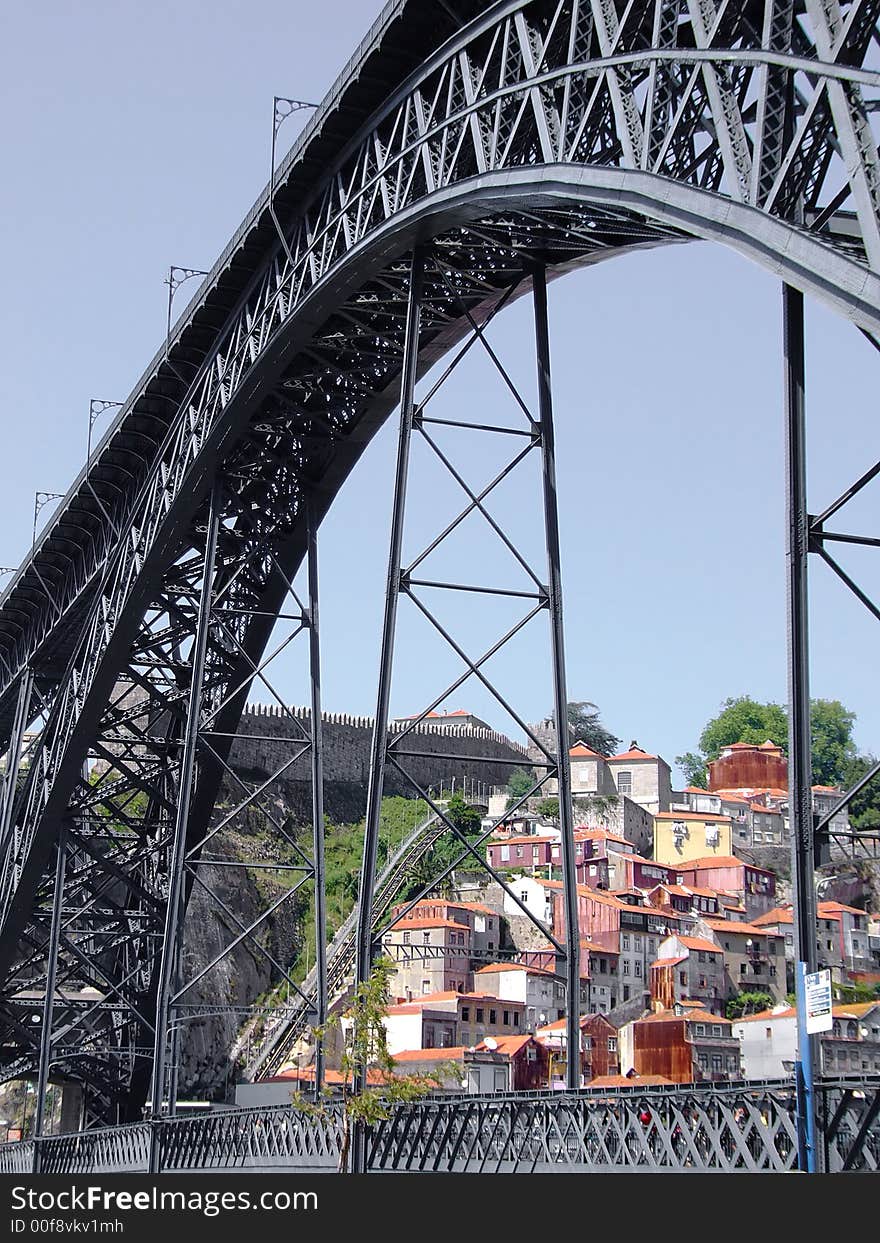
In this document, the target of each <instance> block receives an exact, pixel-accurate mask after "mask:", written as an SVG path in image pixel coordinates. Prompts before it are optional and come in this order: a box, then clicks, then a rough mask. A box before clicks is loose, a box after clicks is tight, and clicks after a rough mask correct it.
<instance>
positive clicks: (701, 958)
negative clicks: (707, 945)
mask: <svg viewBox="0 0 880 1243" xmlns="http://www.w3.org/2000/svg"><path fill="white" fill-rule="evenodd" d="M697 960H698V961H699V962H705V961H706V951H705V950H700V952H699V953H698V954H697Z"/></svg>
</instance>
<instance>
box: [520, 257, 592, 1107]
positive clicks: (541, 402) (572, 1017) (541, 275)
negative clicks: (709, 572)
mask: <svg viewBox="0 0 880 1243" xmlns="http://www.w3.org/2000/svg"><path fill="white" fill-rule="evenodd" d="M532 284H533V294H534V297H533V300H534V308H535V346H536V350H537V356H538V411H539V417H540V427H541V465H542V473H543V474H542V477H543V490H544V535H545V539H546V542H547V575H548V578H547V590H548V597H549V599H548V604H549V608H550V643H551V648H552V663H553V712H554V715H555V718H556V769H557V780H558V783H559V837H560V848H561V855H562V895H563V902H564V906H565V944H566V949H567V951H568V953H567V957H566V963H565V984H566V990H567V997H566V1006H565V1015H566V1046H567V1058H566V1075H565V1079H566V1087H568V1088H579V1087H580V1085H581V1065H580V1061H581V1059H580V1018H581V1016H580V996H581V990H580V933H579V927H578V905H577V867H576V863H575V853H574V822H573V817H572V806H571V764H570V761H569V755H568V691H567V688H566V684H565V643H564V637H563V628H562V575H561V572H560V565H559V513H558V507H557V497H556V440H555V436H554V429H553V389H552V386H551V383H550V329H549V324H548V320H547V273H546V270H545V269H544V268H543V267H539V268H536V269H535V271H534V273H533V279H532Z"/></svg>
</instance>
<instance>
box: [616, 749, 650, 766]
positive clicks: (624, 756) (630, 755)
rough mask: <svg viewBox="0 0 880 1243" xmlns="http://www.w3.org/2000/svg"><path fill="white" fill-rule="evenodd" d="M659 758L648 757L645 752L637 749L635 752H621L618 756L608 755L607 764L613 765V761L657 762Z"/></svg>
mask: <svg viewBox="0 0 880 1243" xmlns="http://www.w3.org/2000/svg"><path fill="white" fill-rule="evenodd" d="M659 758H660V756H659V755H649V754H648V752H647V751H643V750H642V749H641V747H638V748H636V750H635V751H621V753H620V755H610V756H609V757H608V762H609V764H613V763H614V761H615V760H659Z"/></svg>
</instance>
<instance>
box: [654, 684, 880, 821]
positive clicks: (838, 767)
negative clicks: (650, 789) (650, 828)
mask: <svg viewBox="0 0 880 1243" xmlns="http://www.w3.org/2000/svg"><path fill="white" fill-rule="evenodd" d="M855 722H856V714H855V713H854V712H851V711H850V710H849V709H848V708H846V707H844V705H843V704H842V703H841V702H840V700H839V699H812V700H811V701H810V739H811V748H812V756H813V768H812V772H813V781H814V783H815V784H816V785H840V786H843V787H844V788H848V787H849V785H851V784H854V783H855V781H856V780H858V777H859V776H863V775H864V773H866V772H867V771H868V768H869V767H870V766H871V764H872V763H874V761H873V759H872V758H871V757H870V756H860V755H859V754H858V750H857V748H856V745H855V742H854V741H853V736H852V734H853V727H854V726H855ZM768 738H769V739H770V741H771V742H775V743H776V744H777V746H780V747H781V748H782V750H783V752H787V751H788V713H787V711H786V709H785V707H783V705H782V704H778V703H760V702H758V700H755V699H751V698H750V697H749V696H748V695H740V696H738V697H735V698H731V699H726V700H725V701H724V703H723V704H722V705H721V711H720V712H719V713H718V715H717V716H714V717H712V719H711V720H710V721H707V723H706V726H705V728H704V730H703V732H702V734H700V744H699V745H700V752H701V754H700V755H695V754H694V752H692V751H688V752H685V754H684V755H680V756H677V757H676V761H675V762H676V764H678V766H679V767H680V768H681V770H682V772H684V773H685V775H686V777H687V778H688V782H689V784H691V785H699V784H701V783H700V782H699V781H698V780H694V779H693V778H695V777H698V776H699V767H700V765H701V764H706V763H707V762H708V761H709V760H717V759H718V756H719V755H720V754H721V751H722V749H723V748H724V747H729V746H730V745H731V744H732V743H734V742H749V743H752V744H754V745H758V746H759V745H760V744H761V743H762V742H766V741H767V739H768ZM878 807H880V782H878V784H877V786H876V787H874V786H873V783H872V786H871V787H868V788H867V789H866V791H865V792H864V795H863V796H862V797H861V799H860V800H859V801H858V804H857V806H854V808H853V812H854V814H855V815H862V816H866V817H868V820H867V821H866V824H865V826H864V827H867V826H868V823H870V824H872V825H873V823H875V822H874V820H873V817H874V816H876V817H877V819H876V823H880V812H878V810H877V808H878Z"/></svg>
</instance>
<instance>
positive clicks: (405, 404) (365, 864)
mask: <svg viewBox="0 0 880 1243" xmlns="http://www.w3.org/2000/svg"><path fill="white" fill-rule="evenodd" d="M424 274H425V255H424V251H423V250H422V248H421V247H416V249H415V250H414V251H413V256H412V265H411V268H410V280H409V290H408V293H407V306H406V334H405V338H404V356H403V371H402V374H401V384H400V432H399V437H398V446H397V472H396V475H395V479H394V501H393V508H392V514H391V548H390V551H389V555H388V576H387V579H386V583H385V616H384V619H383V624H382V652H381V656H380V659H379V682H378V692H377V696H376V718H375V721H374V722H373V739H372V745H371V748H370V772H369V777H368V780H367V811H366V820H365V824H364V851H363V859H362V862H361V878H360V892H359V894H358V906H357V933H356V941H355V945H356V949H355V988H357V987H358V986H360V985H363V984H365V983H366V982H367V980H368V979H369V978H370V971H371V970H372V966H373V927H372V920H373V885H374V883H375V879H376V858H377V853H378V849H379V816H380V813H381V809H382V789H383V786H384V784H385V760H386V755H387V749H388V713H389V710H390V704H391V674H392V664H393V659H394V633H395V629H396V624H397V603H398V598H399V594H400V568H401V558H402V553H403V519H404V512H405V508H406V484H407V479H408V477H409V456H410V446H411V444H412V429H413V414H414V413H415V388H416V377H417V373H418V364H419V333H420V328H421V315H422V290H423V285H424ZM366 1071H367V1068H366V1067H365V1066H359V1067H357V1071H356V1075H355V1090H356V1091H358V1090H363V1088H364V1087H365V1086H366V1081H367V1076H366ZM352 1169H353V1171H354V1172H355V1173H358V1172H361V1173H362V1172H364V1171H365V1169H366V1136H365V1134H364V1131H363V1128H362V1127H357V1128H355V1135H354V1140H353V1143H352Z"/></svg>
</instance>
